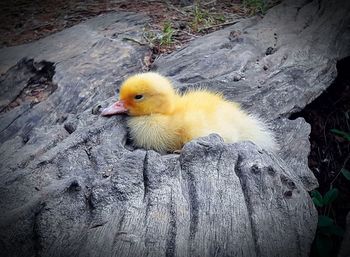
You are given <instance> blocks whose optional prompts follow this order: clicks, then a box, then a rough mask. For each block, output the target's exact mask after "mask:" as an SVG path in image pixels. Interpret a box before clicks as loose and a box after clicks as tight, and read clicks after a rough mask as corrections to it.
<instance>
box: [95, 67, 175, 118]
mask: <svg viewBox="0 0 350 257" xmlns="http://www.w3.org/2000/svg"><path fill="white" fill-rule="evenodd" d="M176 97H177V95H176V93H175V90H174V88H173V86H172V84H171V82H170V81H169V80H168V79H167V78H165V77H163V76H162V75H160V74H158V73H154V72H147V73H140V74H136V75H133V76H131V77H129V78H128V79H126V80H125V81H124V82H123V84H122V85H121V87H120V91H119V101H117V102H116V103H114V104H113V105H111V106H109V107H108V108H106V109H104V110H103V111H102V113H101V114H102V115H104V116H107V115H113V114H118V113H127V114H128V115H131V116H141V115H150V114H156V113H157V114H170V113H172V112H173V110H174V105H175V99H176Z"/></svg>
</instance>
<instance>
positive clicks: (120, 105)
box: [101, 100, 128, 116]
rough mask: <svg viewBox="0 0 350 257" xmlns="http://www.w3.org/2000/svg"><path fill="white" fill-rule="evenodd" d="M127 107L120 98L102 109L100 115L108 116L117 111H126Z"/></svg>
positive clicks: (117, 112)
mask: <svg viewBox="0 0 350 257" xmlns="http://www.w3.org/2000/svg"><path fill="white" fill-rule="evenodd" d="M127 111H128V109H126V108H125V104H124V102H123V101H122V100H119V101H117V102H115V103H114V104H112V105H111V106H109V107H107V108H105V109H103V110H102V112H101V115H102V116H109V115H114V114H119V113H126V112H127Z"/></svg>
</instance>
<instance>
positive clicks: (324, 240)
mask: <svg viewBox="0 0 350 257" xmlns="http://www.w3.org/2000/svg"><path fill="white" fill-rule="evenodd" d="M338 195H339V190H338V189H337V188H331V189H330V190H329V191H327V192H326V193H325V194H324V196H322V195H321V193H320V192H319V191H317V190H314V191H312V192H311V197H312V200H313V202H314V204H315V206H316V207H318V208H319V213H323V214H322V215H321V214H320V215H319V216H318V223H317V231H316V237H315V243H314V248H315V249H314V251H315V252H316V253H317V255H318V256H320V257H330V256H332V252H333V250H334V247H335V244H334V237H342V236H343V234H344V230H343V229H342V228H341V227H339V226H338V225H337V224H336V223H335V221H334V219H332V218H331V217H330V216H329V212H330V209H331V204H332V203H333V202H334V201H335V200H336V199H337V197H338Z"/></svg>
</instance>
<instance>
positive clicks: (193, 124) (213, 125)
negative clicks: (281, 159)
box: [101, 72, 278, 153]
mask: <svg viewBox="0 0 350 257" xmlns="http://www.w3.org/2000/svg"><path fill="white" fill-rule="evenodd" d="M119 99H120V100H119V101H117V102H116V103H114V104H113V105H111V106H109V107H108V108H105V109H104V110H102V113H101V115H103V116H109V115H114V114H119V113H127V114H128V116H130V117H129V119H128V120H127V125H128V127H129V129H130V136H131V139H132V140H133V143H134V144H135V146H138V147H142V148H145V149H153V150H156V151H158V152H160V153H166V152H175V151H179V150H180V149H181V148H182V146H183V145H184V144H185V143H187V142H189V141H191V140H192V139H195V138H198V137H203V136H207V135H209V134H211V133H217V134H219V135H220V136H221V137H222V138H223V139H224V141H225V142H227V143H233V142H237V141H243V140H250V141H252V142H254V143H255V144H256V145H258V146H260V147H261V148H264V149H266V150H268V151H276V150H277V148H278V147H277V143H276V140H275V138H274V135H273V133H272V132H271V131H270V130H269V129H268V127H267V125H266V124H265V123H264V122H263V121H261V120H260V119H258V118H257V117H254V116H252V115H249V114H247V113H246V112H244V111H243V110H242V109H241V108H240V106H239V105H238V104H237V103H235V102H231V101H228V100H225V99H224V97H223V96H222V95H221V94H219V93H213V92H210V91H208V90H205V89H198V90H189V91H188V92H187V93H184V94H183V95H180V94H178V93H177V92H176V91H175V90H174V88H173V86H172V83H171V82H170V81H169V80H168V79H167V78H166V77H164V76H162V75H160V74H158V73H154V72H147V73H140V74H136V75H133V76H131V77H129V78H128V79H126V80H125V81H124V82H123V83H122V85H121V87H120V94H119Z"/></svg>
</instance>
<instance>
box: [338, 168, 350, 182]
mask: <svg viewBox="0 0 350 257" xmlns="http://www.w3.org/2000/svg"><path fill="white" fill-rule="evenodd" d="M340 172H341V174H343V175H344V177H345V178H346V179H347V180H350V171H348V170H347V169H344V168H343V169H341V171H340Z"/></svg>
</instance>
